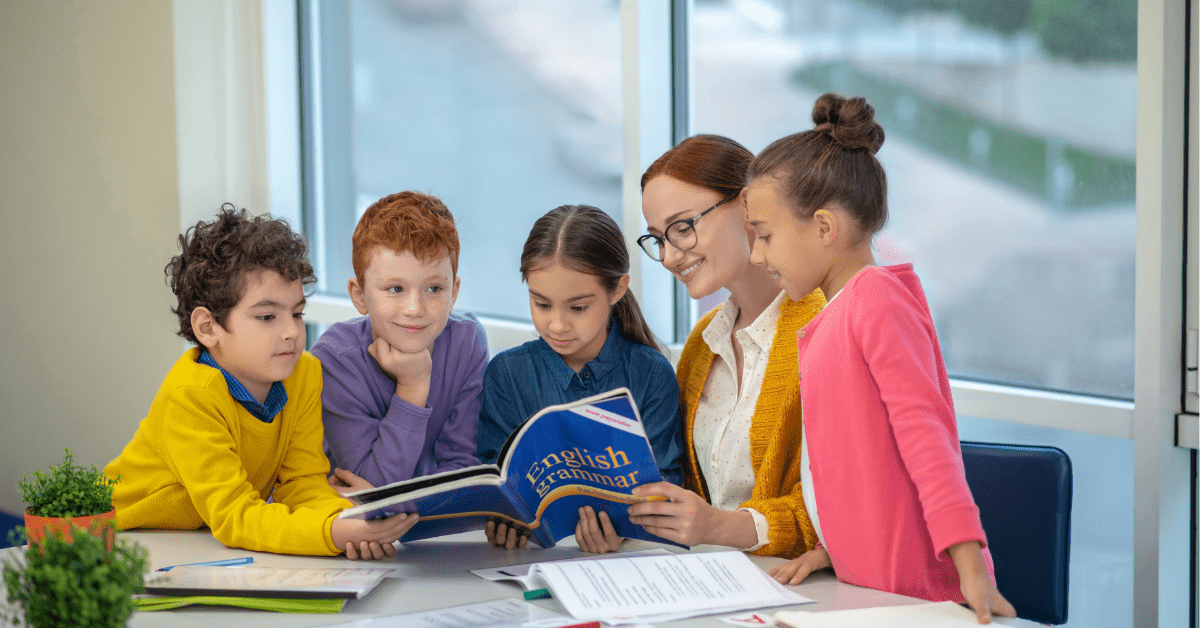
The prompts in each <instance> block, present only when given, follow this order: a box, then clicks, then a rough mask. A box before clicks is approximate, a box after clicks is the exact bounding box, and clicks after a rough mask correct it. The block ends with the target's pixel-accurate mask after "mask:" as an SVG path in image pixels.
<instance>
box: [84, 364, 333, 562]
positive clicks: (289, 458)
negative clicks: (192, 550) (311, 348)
mask: <svg viewBox="0 0 1200 628" xmlns="http://www.w3.org/2000/svg"><path fill="white" fill-rule="evenodd" d="M199 355H200V350H199V349H198V348H195V349H191V350H189V351H188V352H186V353H184V354H183V356H182V357H181V358H179V360H178V361H177V362H176V363H175V366H173V367H172V368H171V371H170V372H169V373H167V377H166V379H164V380H163V383H162V386H161V387H160V388H159V390H158V394H157V395H156V396H155V398H154V403H153V404H152V405H151V406H150V413H149V414H148V415H147V416H146V418H145V419H143V420H142V422H141V424H140V425H139V426H138V429H137V432H136V433H135V434H134V435H133V440H131V441H130V442H129V444H128V445H126V446H125V450H124V451H122V452H121V455H119V456H117V458H116V459H115V460H113V461H112V462H110V463H109V464H108V466H106V467H105V468H104V472H105V474H107V475H109V476H110V477H111V476H115V475H120V476H121V480H120V482H118V483H117V486H116V488H115V490H114V492H113V505H114V506H115V507H116V510H117V525H118V526H119V527H120V528H122V529H128V528H143V527H145V528H171V529H177V530H194V529H196V528H199V527H201V526H204V525H207V526H208V527H209V528H211V529H212V533H213V536H214V537H216V539H217V540H218V541H220V542H222V543H224V544H225V545H228V546H230V547H242V548H245V549H249V550H255V551H263V552H276V553H280V554H317V555H333V554H337V553H339V552H340V551H341V550H340V549H339V548H337V547H335V546H334V544H333V538H332V536H331V533H330V528H331V526H332V524H333V519H334V517H335V516H337V514H338V513H339V512H341V511H342V510H343V509H344V508H347V507H349V506H350V505H351V504H350V502H349V501H347V500H345V499H342V498H341V497H340V496H339V495H338V494H337V492H336V491H334V490H333V489H332V488H331V487H330V486H329V484H328V482H327V481H326V479H325V478H326V476H327V475H328V473H329V461H328V459H326V458H325V453H324V450H323V446H324V445H323V438H324V431H323V428H322V424H321V363H320V361H318V360H317V358H315V357H313V355H311V354H309V353H308V352H305V353H304V354H303V355H301V357H300V361H299V363H298V364H297V365H296V369H295V370H294V371H292V375H291V376H290V377H288V378H287V379H285V380H284V381H283V386H284V389H285V390H286V391H287V395H288V401H287V404H286V405H285V406H284V407H283V410H282V411H281V412H280V413H279V414H277V415H276V416H275V419H274V420H273V421H272V422H270V423H263V422H262V421H260V420H258V419H257V418H255V417H254V416H253V415H252V414H250V413H249V412H247V411H246V409H245V408H244V407H242V404H241V403H238V401H237V400H235V399H234V398H233V396H232V395H230V394H229V388H228V386H227V385H226V383H225V378H224V376H223V375H222V374H221V372H220V371H219V370H217V369H215V368H212V367H210V366H206V365H204V364H199V363H197V362H196V358H197V357H198V356H199ZM272 496H273V497H274V501H273V502H272V503H267V502H266V500H267V499H268V498H271V497H272Z"/></svg>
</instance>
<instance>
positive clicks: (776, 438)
mask: <svg viewBox="0 0 1200 628" xmlns="http://www.w3.org/2000/svg"><path fill="white" fill-rule="evenodd" d="M823 307H825V295H824V293H822V292H821V291H820V290H814V291H813V292H812V293H811V294H809V295H808V296H806V297H804V299H802V300H801V301H799V302H797V301H793V300H791V299H788V298H785V299H784V300H783V303H782V304H781V305H780V314H779V320H778V322H777V323H776V324H775V337H774V338H773V339H772V341H771V352H770V354H769V357H768V358H767V370H766V373H765V374H764V375H763V383H762V390H761V392H759V395H758V403H757V404H756V405H755V407H754V417H753V418H752V419H751V422H750V459H751V461H752V463H753V465H754V492H753V494H752V497H751V498H750V500H749V501H747V502H746V503H744V504H742V506H741V507H743V508H753V509H755V510H757V511H758V512H761V513H762V514H763V516H765V517H766V519H767V525H768V530H769V536H770V542H769V543H767V544H766V545H764V546H763V547H761V548H759V549H758V550H756V551H755V552H754V553H755V554H759V555H762V556H781V557H783V558H795V557H796V556H799V555H800V554H803V553H804V552H806V551H808V550H809V549H811V548H812V547H813V546H814V545H815V544H816V542H817V534H816V532H815V531H814V530H813V525H812V522H811V521H810V520H809V518H808V511H807V510H806V509H805V507H804V496H803V494H802V493H801V489H800V377H799V365H798V363H797V361H796V360H797V358H796V332H798V331H800V329H802V328H803V327H804V326H805V325H806V324H808V321H810V320H812V319H813V317H814V316H816V315H817V314H818V313H819V312H820V311H821V308H823ZM716 313H717V310H716V309H714V310H713V311H711V312H709V313H708V314H707V315H706V316H705V317H704V318H702V319H701V320H700V322H699V323H697V324H696V327H695V328H693V329H692V333H691V334H690V335H689V336H688V340H687V343H686V344H685V345H684V346H683V352H682V353H681V354H680V355H679V364H678V366H677V367H676V371H675V375H676V377H677V378H678V379H679V390H680V395H681V402H682V403H681V405H682V413H683V437H684V445H685V446H684V453H685V456H684V457H683V460H682V462H683V483H684V487H685V488H688V489H690V490H692V491H694V492H696V493H699V494H700V495H701V496H703V497H704V499H705V500H708V499H709V494H708V486H707V485H706V483H705V481H704V477H703V476H702V475H701V473H700V464H699V462H698V461H697V459H696V441H695V438H694V437H693V435H692V430H693V429H695V424H696V406H697V405H698V404H699V402H700V394H701V393H702V392H703V391H704V384H705V382H707V381H708V371H709V369H710V368H712V363H713V357H714V356H713V352H712V350H711V349H709V347H708V344H707V343H705V342H704V338H703V337H702V334H703V333H704V330H705V329H706V328H707V327H708V324H709V323H710V322H711V321H712V318H713V316H715V315H716Z"/></svg>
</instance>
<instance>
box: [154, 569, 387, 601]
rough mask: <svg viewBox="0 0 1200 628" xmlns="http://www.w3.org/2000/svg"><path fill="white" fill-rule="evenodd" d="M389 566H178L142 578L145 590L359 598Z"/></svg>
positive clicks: (188, 594) (185, 593)
mask: <svg viewBox="0 0 1200 628" xmlns="http://www.w3.org/2000/svg"><path fill="white" fill-rule="evenodd" d="M391 572H392V570H391V569H387V568H382V567H360V568H352V569H343V568H284V567H214V566H203V565H181V566H178V567H175V568H173V569H171V570H170V571H162V572H156V573H155V574H154V575H153V577H151V578H148V579H147V580H146V593H150V594H153V595H169V596H193V595H205V596H223V597H260V598H280V599H283V598H305V599H345V600H352V599H359V598H362V597H364V596H366V595H367V594H368V593H370V592H371V591H372V590H373V589H374V588H375V587H376V585H378V584H379V583H380V581H382V580H383V579H384V577H386V576H387V575H388V574H390V573H391Z"/></svg>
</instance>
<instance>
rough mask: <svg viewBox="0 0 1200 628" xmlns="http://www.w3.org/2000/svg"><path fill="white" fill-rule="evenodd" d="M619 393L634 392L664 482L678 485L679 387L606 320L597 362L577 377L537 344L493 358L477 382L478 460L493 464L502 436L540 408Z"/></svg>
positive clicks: (658, 358) (654, 355)
mask: <svg viewBox="0 0 1200 628" xmlns="http://www.w3.org/2000/svg"><path fill="white" fill-rule="evenodd" d="M621 386H625V387H627V388H629V390H630V391H631V392H632V393H633V400H634V402H635V403H637V406H638V412H639V413H640V414H641V416H642V425H643V426H644V427H645V428H646V436H647V437H648V438H649V439H650V446H651V448H652V449H653V450H654V458H655V460H656V461H657V462H658V468H659V471H660V472H661V473H662V476H663V479H664V480H666V481H668V482H673V483H675V484H678V483H679V482H680V479H681V472H680V463H679V454H680V452H681V451H682V450H683V436H682V433H681V432H680V416H679V383H678V382H677V381H676V380H675V370H674V369H672V368H671V363H670V362H669V361H667V359H666V358H665V357H664V356H663V355H662V354H661V353H659V352H657V351H655V350H654V349H651V348H650V347H647V346H646V345H643V344H640V343H637V342H632V341H630V340H626V339H625V338H624V337H622V336H621V331H620V326H619V325H618V324H617V321H616V320H615V319H613V320H612V321H611V322H610V323H609V331H608V338H606V339H605V341H604V346H603V347H602V348H601V349H600V354H599V355H597V356H596V359H594V360H592V361H591V362H588V363H587V364H586V365H584V367H583V368H582V369H580V371H579V372H578V373H576V372H575V371H574V370H572V369H571V367H569V366H567V363H566V362H564V361H563V359H562V356H560V355H558V353H556V352H555V351H554V349H553V348H551V347H550V345H548V344H546V341H545V340H542V339H541V338H538V339H537V340H532V341H530V342H527V343H525V344H523V345H521V346H519V347H514V348H512V349H509V350H508V351H505V352H503V353H500V354H499V355H497V356H496V357H494V358H492V361H491V362H489V363H488V366H487V371H485V372H484V375H483V393H482V395H481V396H482V398H483V407H482V409H481V410H480V412H479V460H480V461H481V462H485V463H494V462H496V457H497V456H499V454H500V448H501V447H503V446H504V441H505V440H506V439H507V438H508V435H509V434H511V433H512V432H513V431H515V430H516V429H517V427H518V426H519V425H521V423H522V422H523V421H524V420H525V419H528V418H529V417H531V416H533V415H534V414H536V413H537V412H538V411H539V410H541V409H542V408H544V407H546V406H549V405H553V404H558V403H569V402H572V401H578V400H580V399H583V398H584V397H590V396H592V395H598V394H600V393H602V392H607V391H609V390H612V389H614V388H619V387H621Z"/></svg>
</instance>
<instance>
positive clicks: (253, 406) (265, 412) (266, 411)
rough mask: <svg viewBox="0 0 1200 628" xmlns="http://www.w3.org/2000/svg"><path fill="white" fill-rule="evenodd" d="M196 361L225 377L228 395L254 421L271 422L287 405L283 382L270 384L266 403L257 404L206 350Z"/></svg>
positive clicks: (244, 388)
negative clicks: (250, 415) (252, 417)
mask: <svg viewBox="0 0 1200 628" xmlns="http://www.w3.org/2000/svg"><path fill="white" fill-rule="evenodd" d="M196 361H197V362H199V363H200V364H204V365H207V366H211V367H213V368H215V369H217V370H218V371H221V375H223V376H225V385H226V386H228V387H229V394H230V395H232V396H233V398H234V399H236V400H237V402H238V403H240V404H242V407H244V408H245V409H246V410H247V411H248V412H249V413H250V414H253V415H254V417H255V418H256V419H258V420H259V421H262V422H263V423H270V422H271V421H273V420H274V419H275V415H277V414H279V412H280V411H281V410H283V406H285V405H287V400H288V396H287V390H285V389H284V388H283V382H274V383H272V384H271V390H270V391H268V392H267V400H266V403H259V402H258V400H257V399H255V398H254V395H251V394H250V391H249V390H246V387H245V386H243V385H242V383H241V382H239V381H238V379H237V378H236V377H234V376H233V374H232V373H230V372H229V371H226V370H225V369H223V368H221V365H220V364H217V361H216V360H215V359H213V357H212V354H210V353H209V352H208V350H207V349H205V350H202V351H201V352H200V357H199V358H196Z"/></svg>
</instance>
